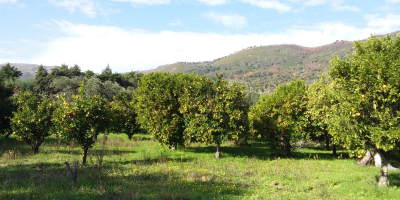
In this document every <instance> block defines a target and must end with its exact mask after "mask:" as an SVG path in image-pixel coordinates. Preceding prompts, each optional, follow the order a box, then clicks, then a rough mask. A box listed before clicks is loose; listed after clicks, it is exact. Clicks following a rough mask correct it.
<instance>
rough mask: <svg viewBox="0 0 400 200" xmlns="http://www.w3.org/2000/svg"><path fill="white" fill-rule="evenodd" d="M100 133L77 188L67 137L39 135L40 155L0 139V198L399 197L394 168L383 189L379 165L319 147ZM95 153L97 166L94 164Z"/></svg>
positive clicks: (75, 151) (77, 153)
mask: <svg viewBox="0 0 400 200" xmlns="http://www.w3.org/2000/svg"><path fill="white" fill-rule="evenodd" d="M102 141H103V138H102V136H100V137H99V139H98V141H97V145H96V146H95V147H94V148H93V149H92V150H91V151H90V152H89V154H90V156H89V158H88V164H87V165H86V166H79V165H78V181H77V186H76V187H74V186H73V182H72V178H71V177H70V174H69V173H67V169H66V167H65V165H64V162H65V161H70V163H72V162H73V161H74V160H80V159H81V150H80V148H79V147H78V146H77V145H76V144H73V143H66V142H62V141H61V142H60V141H58V140H57V139H56V138H55V137H50V138H48V139H46V141H45V143H44V144H43V145H42V146H41V147H40V150H39V151H40V153H39V154H37V155H31V154H30V148H29V146H27V145H26V144H25V143H24V142H19V141H17V140H16V138H14V137H11V138H8V139H5V138H3V137H0V145H1V146H0V153H1V156H2V158H1V160H0V199H2V200H3V199H57V200H58V199H399V198H400V189H399V188H398V187H399V186H400V173H399V172H390V173H389V179H390V185H391V186H390V187H389V188H380V187H378V182H377V181H378V178H379V177H378V176H379V171H380V169H379V168H375V167H360V166H357V165H355V162H356V160H355V159H350V158H347V154H346V152H344V151H339V155H341V156H339V157H338V158H334V157H333V156H331V152H330V151H325V150H322V148H319V147H315V146H314V147H308V148H301V149H298V150H296V151H295V152H294V153H293V157H292V158H286V157H285V156H284V155H283V154H281V152H280V151H279V150H270V149H268V148H267V147H265V145H262V144H258V143H253V146H252V147H235V146H233V144H231V143H229V142H228V143H225V144H224V145H223V147H222V148H221V151H222V155H223V158H221V159H218V160H217V159H215V158H214V152H215V147H212V146H204V145H201V144H197V143H195V144H192V145H191V146H189V147H186V148H184V149H182V148H181V149H178V150H177V151H171V150H168V148H167V147H165V146H161V145H159V144H158V143H156V142H154V141H151V140H150V139H149V137H148V136H147V135H137V136H135V138H134V139H133V140H132V141H129V140H128V138H127V136H126V135H114V134H111V135H109V136H108V140H107V142H106V146H105V149H104V150H101V149H102V147H101V146H102V145H101V143H102ZM101 153H103V154H104V157H103V165H102V167H101V168H100V167H98V163H99V157H100V156H99V155H100V154H101Z"/></svg>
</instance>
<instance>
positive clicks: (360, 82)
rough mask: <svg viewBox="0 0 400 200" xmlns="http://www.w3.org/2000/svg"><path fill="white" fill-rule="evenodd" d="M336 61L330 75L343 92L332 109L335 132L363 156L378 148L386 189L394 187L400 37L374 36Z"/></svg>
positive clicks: (399, 120)
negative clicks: (391, 169)
mask: <svg viewBox="0 0 400 200" xmlns="http://www.w3.org/2000/svg"><path fill="white" fill-rule="evenodd" d="M354 48H355V51H354V52H353V53H352V54H351V56H348V57H346V58H345V59H343V60H341V59H340V58H338V57H335V58H333V59H332V61H331V65H330V72H329V75H330V76H331V78H332V79H333V80H334V81H335V82H336V83H338V84H339V85H340V86H341V87H342V89H341V90H340V91H339V90H337V99H339V100H340V101H339V103H340V104H339V103H338V104H337V105H335V106H333V107H332V109H333V110H332V113H333V115H332V117H331V120H330V124H331V127H332V131H331V132H330V134H332V135H333V136H334V137H335V138H338V139H339V140H340V142H341V143H342V144H343V146H345V147H346V148H348V149H350V150H354V152H355V153H357V154H359V155H360V154H361V155H362V154H363V153H365V149H370V148H374V149H376V150H377V151H378V152H379V154H380V155H381V157H382V167H381V176H380V179H379V185H380V186H388V185H389V180H388V171H387V170H388V160H387V156H388V154H387V153H388V152H389V151H390V150H392V149H395V148H397V147H398V143H399V141H400V129H399V127H400V95H399V94H400V84H399V83H400V56H399V55H400V37H394V36H386V37H384V38H379V37H375V36H372V37H370V38H368V39H367V41H365V42H355V43H354Z"/></svg>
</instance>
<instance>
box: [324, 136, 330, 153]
mask: <svg viewBox="0 0 400 200" xmlns="http://www.w3.org/2000/svg"><path fill="white" fill-rule="evenodd" d="M329 143H330V138H329V135H328V134H325V148H326V150H329Z"/></svg>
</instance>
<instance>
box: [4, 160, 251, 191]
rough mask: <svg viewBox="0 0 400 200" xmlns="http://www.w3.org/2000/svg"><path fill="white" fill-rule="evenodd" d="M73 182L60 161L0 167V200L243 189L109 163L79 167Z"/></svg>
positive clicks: (193, 176) (197, 177)
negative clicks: (75, 181)
mask: <svg viewBox="0 0 400 200" xmlns="http://www.w3.org/2000/svg"><path fill="white" fill-rule="evenodd" d="M142 169H147V168H146V167H143V168H142ZM100 172H101V174H102V175H101V176H100ZM99 177H101V179H99ZM77 182H78V183H77V187H76V188H75V187H74V186H73V184H72V180H71V177H70V175H69V174H68V173H67V170H66V169H65V166H64V165H63V164H61V163H60V164H56V163H51V164H46V163H37V164H26V165H10V166H3V167H0V187H1V188H2V190H0V199H33V198H39V199H213V198H217V199H222V198H225V199H232V197H233V198H234V197H235V196H236V197H240V196H242V195H244V193H245V192H246V188H247V186H246V185H242V186H241V187H227V185H228V186H229V185H235V184H237V183H234V182H232V183H231V182H227V181H219V180H216V178H215V177H212V176H208V175H199V174H185V173H184V172H181V171H174V172H170V171H169V170H168V168H166V169H164V168H159V169H157V171H145V170H144V171H140V172H132V169H130V168H128V167H125V166H119V167H118V168H114V167H111V166H109V165H107V166H104V168H103V170H101V171H100V170H99V169H98V168H97V167H94V166H79V169H78V181H77Z"/></svg>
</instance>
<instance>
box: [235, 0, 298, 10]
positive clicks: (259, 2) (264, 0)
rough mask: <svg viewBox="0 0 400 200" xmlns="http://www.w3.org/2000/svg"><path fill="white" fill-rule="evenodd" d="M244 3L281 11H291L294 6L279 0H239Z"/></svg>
mask: <svg viewBox="0 0 400 200" xmlns="http://www.w3.org/2000/svg"><path fill="white" fill-rule="evenodd" d="M239 1H241V2H242V3H248V4H250V5H253V6H257V7H260V8H263V9H271V10H277V11H279V12H280V13H284V12H289V11H291V10H292V8H291V7H290V6H288V5H286V4H283V3H281V2H279V1H277V0H272V1H268V0H239Z"/></svg>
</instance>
